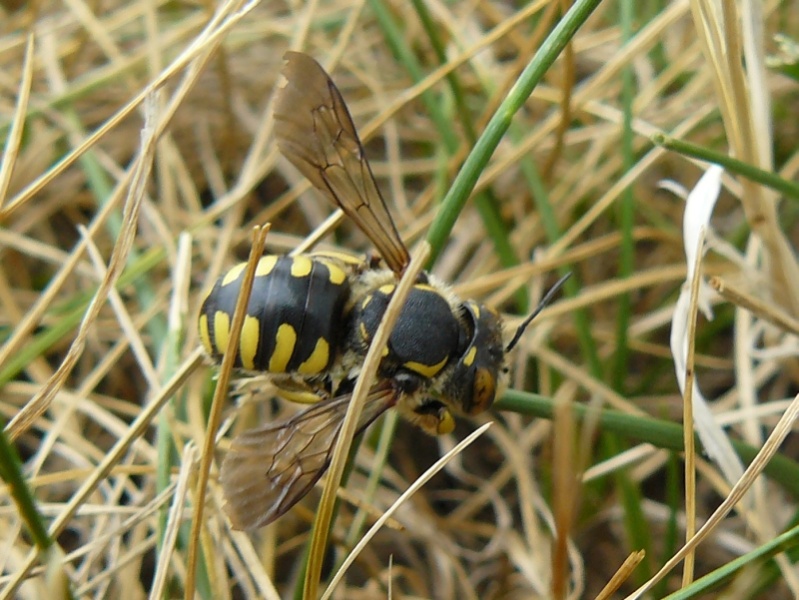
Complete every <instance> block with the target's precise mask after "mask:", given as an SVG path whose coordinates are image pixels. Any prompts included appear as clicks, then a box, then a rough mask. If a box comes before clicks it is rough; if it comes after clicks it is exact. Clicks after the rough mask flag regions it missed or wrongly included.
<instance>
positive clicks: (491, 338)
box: [199, 52, 532, 529]
mask: <svg viewBox="0 0 799 600" xmlns="http://www.w3.org/2000/svg"><path fill="white" fill-rule="evenodd" d="M285 57H286V60H287V64H286V67H285V69H284V71H283V72H284V74H285V76H286V80H287V83H286V85H285V87H284V88H283V89H281V90H279V92H278V94H277V98H276V101H275V136H276V137H277V141H278V146H279V148H280V150H281V152H282V153H283V155H284V156H285V157H286V158H287V159H288V160H289V161H290V162H291V163H292V164H293V165H294V166H295V167H296V168H297V169H299V170H300V171H301V172H302V173H303V174H304V175H305V176H306V177H307V178H308V180H309V181H311V183H312V184H313V185H314V186H315V187H316V188H317V189H318V190H319V191H320V192H322V194H323V195H325V196H326V197H327V198H328V199H329V200H330V201H331V202H332V203H333V204H334V205H335V206H338V207H339V208H341V209H342V210H343V211H344V213H345V214H346V215H347V216H348V217H349V218H350V219H351V220H352V221H353V222H354V223H355V224H356V225H357V226H358V227H359V228H360V229H361V231H362V232H363V233H364V234H366V236H367V237H368V238H369V239H370V241H371V242H372V243H373V244H374V245H375V247H376V248H377V250H378V252H379V253H380V256H381V257H382V259H383V262H384V263H385V265H386V266H387V267H388V269H387V270H378V269H377V268H376V265H375V264H372V263H367V262H365V261H361V260H349V259H344V258H341V257H340V256H338V255H330V254H327V255H299V256H292V257H276V256H265V257H263V258H262V259H261V261H260V263H259V267H258V270H257V272H256V278H255V282H254V284H253V291H252V293H251V296H250V300H249V304H248V310H247V318H246V319H245V324H244V327H243V329H242V335H241V342H240V345H239V348H233V349H229V348H228V347H227V346H228V333H229V331H228V329H229V323H230V322H231V321H232V314H233V310H234V307H235V305H236V298H237V297H238V294H239V291H240V289H241V280H242V275H243V271H244V269H243V267H234V268H233V269H231V271H229V272H228V273H227V274H226V275H225V276H223V277H222V278H221V279H220V280H219V281H218V282H217V283H216V285H215V286H214V288H213V289H212V290H211V292H210V293H209V294H208V296H207V297H206V299H205V301H204V302H203V306H202V309H201V314H200V320H199V328H200V337H201V339H202V341H203V344H204V346H205V348H206V350H207V351H208V353H209V354H210V355H211V356H212V357H213V358H214V359H215V360H221V357H222V354H223V353H224V352H227V351H232V352H236V359H237V361H236V365H237V366H238V367H240V368H243V369H246V370H249V371H257V372H262V373H263V372H265V373H267V374H268V376H269V377H270V379H272V381H273V383H274V384H275V385H276V386H277V387H278V389H279V390H282V392H283V395H284V396H286V397H287V398H289V399H292V400H301V401H308V400H309V399H310V400H311V401H316V403H315V404H313V405H312V406H310V407H309V408H307V409H306V410H304V411H302V412H300V413H298V414H297V415H295V416H294V417H293V418H291V419H290V420H288V421H284V422H280V423H269V424H266V425H264V426H262V427H259V428H257V429H254V430H252V431H249V432H245V433H244V434H242V435H240V436H239V437H237V438H236V439H235V440H234V441H233V442H232V444H231V448H230V450H229V451H228V453H227V455H226V457H225V459H224V462H223V463H222V470H221V475H220V481H221V483H222V486H223V490H224V493H225V497H226V506H225V509H226V512H227V513H228V515H229V516H230V519H231V521H232V523H233V525H234V527H236V528H239V529H250V528H254V527H260V526H263V525H266V524H268V523H270V522H272V521H274V520H275V519H276V518H278V517H279V516H280V515H282V514H284V513H285V512H286V511H287V510H288V509H289V508H291V506H293V505H294V504H295V503H296V502H297V501H298V500H299V499H301V498H302V497H303V496H304V495H305V494H306V493H307V492H308V491H309V490H310V489H311V488H312V487H313V485H314V484H315V483H316V481H317V480H318V479H319V478H320V477H321V475H322V474H323V473H324V471H325V470H326V469H327V467H328V464H329V462H330V458H331V454H332V449H333V447H334V445H335V441H336V438H337V437H338V434H339V431H340V429H341V424H342V421H343V418H344V415H345V413H346V410H347V405H348V403H349V401H350V399H351V391H352V389H353V387H354V382H355V379H356V377H357V375H358V373H359V370H360V363H361V362H362V360H363V358H364V357H365V355H366V352H367V350H368V348H369V345H370V343H371V341H372V338H373V336H374V334H375V332H376V330H377V327H378V326H379V324H380V322H381V321H382V318H383V313H384V312H385V310H386V308H387V306H388V302H389V300H390V299H391V297H392V295H393V293H394V287H395V284H396V282H397V279H398V278H399V276H400V275H401V274H402V273H403V272H404V270H405V268H406V267H407V265H408V263H409V261H410V258H409V253H408V250H407V249H406V247H405V245H404V243H403V242H402V239H401V238H400V236H399V234H398V232H397V230H396V227H395V226H394V222H393V220H392V219H391V215H390V213H389V211H388V209H387V207H386V204H385V201H384V200H383V198H382V196H381V195H380V192H379V190H378V187H377V184H376V182H375V180H374V177H373V175H372V172H371V169H370V167H369V163H368V162H367V160H366V158H365V156H364V152H363V147H362V145H361V142H360V140H359V139H358V134H357V132H356V130H355V126H354V124H353V122H352V118H351V117H350V115H349V112H348V111H347V107H346V105H345V104H344V100H343V98H342V97H341V94H340V93H339V91H338V89H337V88H336V86H335V85H334V84H333V82H332V81H331V80H330V78H329V76H328V75H327V73H325V71H324V70H323V69H322V67H321V66H319V64H318V63H317V62H316V61H314V60H313V59H312V58H310V57H308V56H306V55H304V54H300V53H297V52H288V53H286V55H285ZM531 318H532V317H531ZM529 320H530V319H528V320H527V321H526V322H525V324H524V325H522V327H520V328H519V330H518V331H517V333H516V336H515V337H514V340H513V341H512V342H511V343H510V344H509V345H508V347H507V348H505V347H503V342H502V322H501V319H500V317H499V315H497V313H495V312H494V311H493V310H491V309H489V308H487V307H485V306H482V305H480V304H478V303H476V302H474V301H471V300H467V301H462V300H461V299H459V298H457V297H455V296H454V294H452V292H451V291H450V290H449V288H448V287H447V286H446V285H444V284H442V283H441V282H438V281H437V280H436V279H435V278H434V277H432V276H429V275H427V274H422V275H421V276H420V278H419V280H418V281H417V283H416V284H415V285H414V287H413V288H412V289H411V292H410V294H409V296H408V298H407V300H406V303H405V305H404V306H403V309H402V311H401V313H400V315H399V318H398V319H397V322H396V325H395V327H394V329H393V330H392V333H391V335H390V336H389V342H388V346H387V348H386V350H385V354H384V355H383V358H382V360H381V362H380V365H379V368H378V376H377V382H376V383H375V384H374V386H373V388H372V389H371V390H370V392H369V394H368V397H367V400H366V404H365V407H364V410H363V413H362V415H361V418H360V422H359V423H358V427H359V430H362V429H364V428H365V427H367V426H368V425H369V424H370V423H372V422H373V421H374V420H375V419H376V418H377V417H378V416H380V414H382V413H383V412H384V411H386V410H388V409H389V408H391V407H394V406H396V407H397V408H398V410H399V411H400V413H401V414H402V415H403V416H405V417H406V418H407V419H408V420H410V421H411V422H412V423H414V424H415V425H417V426H419V427H420V428H422V429H424V430H425V431H427V432H428V433H431V434H441V433H449V432H451V431H452V429H453V427H454V420H453V417H452V413H453V412H455V413H465V414H468V415H474V414H478V413H480V412H483V411H485V410H487V409H488V408H490V407H491V405H492V404H493V402H494V399H495V398H496V396H497V395H498V394H499V393H501V391H502V389H503V387H504V383H505V379H506V377H505V373H506V371H507V369H506V367H505V356H506V353H507V351H508V350H510V348H511V347H512V346H513V345H514V344H515V342H516V340H517V339H518V337H519V336H520V335H521V332H522V331H523V329H524V327H525V326H526V323H528V322H529Z"/></svg>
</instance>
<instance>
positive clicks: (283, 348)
mask: <svg viewBox="0 0 799 600" xmlns="http://www.w3.org/2000/svg"><path fill="white" fill-rule="evenodd" d="M296 343H297V332H296V331H294V328H293V327H292V326H291V325H289V324H288V323H283V324H282V325H281V326H280V327H278V328H277V335H276V336H275V350H274V352H272V356H270V357H269V369H268V370H269V371H270V372H272V373H285V372H286V366H287V365H288V364H289V361H290V360H291V355H292V353H293V352H294V345H295V344H296Z"/></svg>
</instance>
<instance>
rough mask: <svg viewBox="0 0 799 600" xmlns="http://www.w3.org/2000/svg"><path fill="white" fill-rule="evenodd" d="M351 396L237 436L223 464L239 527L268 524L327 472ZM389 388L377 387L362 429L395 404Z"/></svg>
mask: <svg viewBox="0 0 799 600" xmlns="http://www.w3.org/2000/svg"><path fill="white" fill-rule="evenodd" d="M351 397H352V396H351V395H350V394H346V395H343V396H338V397H336V398H331V399H330V400H326V401H323V402H319V403H317V404H314V405H313V406H311V407H309V408H307V409H305V410H304V411H302V412H300V413H297V414H296V415H295V416H294V417H292V418H291V419H289V420H287V421H283V422H281V423H269V424H267V425H263V426H262V427H258V428H256V429H251V430H250V431H246V432H244V433H242V434H241V435H239V436H238V437H237V438H236V439H234V440H233V443H232V445H231V448H230V451H229V452H228V453H227V455H226V456H225V459H224V461H223V462H222V470H221V474H220V481H221V483H222V489H223V491H224V494H225V500H226V504H225V512H227V514H228V516H229V517H230V521H231V522H232V523H233V527H235V528H236V529H255V528H257V527H263V526H264V525H268V524H269V523H271V522H272V521H274V520H275V519H277V518H278V517H280V516H281V515H283V514H284V513H285V512H287V511H288V510H289V509H290V508H291V507H292V506H294V505H295V504H296V503H297V502H298V501H299V500H300V499H301V498H302V497H303V496H305V494H307V493H308V492H309V491H310V490H311V488H312V487H313V486H314V484H315V483H316V482H317V481H318V480H319V478H320V477H321V476H322V474H323V473H324V472H325V471H326V470H327V467H328V466H329V464H330V459H331V457H332V454H333V447H334V445H335V442H336V439H337V438H338V434H339V431H340V430H341V424H342V422H343V419H344V414H345V413H346V412H347V405H348V404H349V402H350V399H351ZM396 399H397V398H396V392H394V391H393V390H392V389H391V388H390V387H389V386H386V385H381V386H379V387H376V388H375V389H373V390H372V391H371V392H370V393H369V396H368V397H367V399H366V404H365V405H364V407H363V412H362V413H361V417H360V421H359V423H358V431H359V432H360V431H363V430H364V429H365V428H366V427H368V426H369V425H370V424H371V423H372V421H374V420H375V419H376V418H377V417H379V416H380V415H381V414H382V413H383V412H384V411H385V410H387V409H388V408H390V407H391V406H393V405H394V403H395V402H396Z"/></svg>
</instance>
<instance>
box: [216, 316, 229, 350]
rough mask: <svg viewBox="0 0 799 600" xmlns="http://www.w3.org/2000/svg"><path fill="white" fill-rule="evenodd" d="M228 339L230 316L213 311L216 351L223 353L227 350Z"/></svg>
mask: <svg viewBox="0 0 799 600" xmlns="http://www.w3.org/2000/svg"><path fill="white" fill-rule="evenodd" d="M229 339H230V316H229V315H228V314H227V313H224V312H222V311H221V310H218V311H216V312H215V313H214V341H215V342H216V351H217V352H218V353H219V354H224V353H225V350H227V343H228V340H229Z"/></svg>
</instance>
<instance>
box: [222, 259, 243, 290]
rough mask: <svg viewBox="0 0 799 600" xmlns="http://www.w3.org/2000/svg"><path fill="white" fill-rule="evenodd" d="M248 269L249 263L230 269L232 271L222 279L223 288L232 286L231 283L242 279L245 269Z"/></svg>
mask: <svg viewBox="0 0 799 600" xmlns="http://www.w3.org/2000/svg"><path fill="white" fill-rule="evenodd" d="M246 267H247V263H239V264H237V265H236V266H235V267H233V268H232V269H230V271H228V272H227V273H225V277H224V278H223V279H222V287H224V286H226V285H230V284H231V283H233V282H234V281H236V280H237V279H238V278H239V277H241V274H242V273H243V272H244V269H245V268H246Z"/></svg>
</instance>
